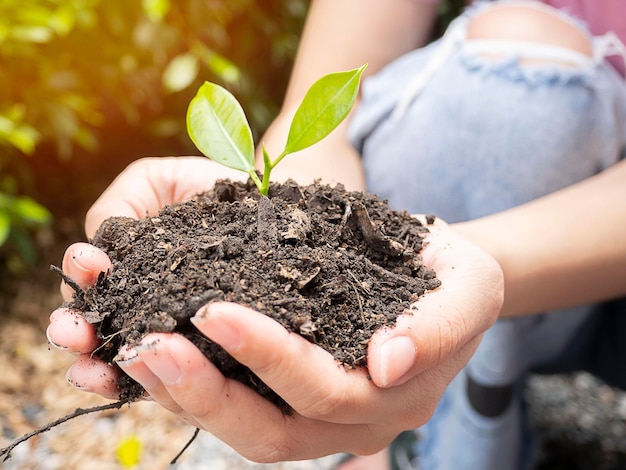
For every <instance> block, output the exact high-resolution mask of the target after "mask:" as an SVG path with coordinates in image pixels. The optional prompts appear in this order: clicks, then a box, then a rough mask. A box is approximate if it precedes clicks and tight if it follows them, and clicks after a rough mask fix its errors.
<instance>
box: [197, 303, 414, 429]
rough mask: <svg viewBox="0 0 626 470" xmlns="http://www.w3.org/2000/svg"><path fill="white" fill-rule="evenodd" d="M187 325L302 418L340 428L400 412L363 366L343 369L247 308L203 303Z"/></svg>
mask: <svg viewBox="0 0 626 470" xmlns="http://www.w3.org/2000/svg"><path fill="white" fill-rule="evenodd" d="M192 322H193V323H194V324H195V325H196V327H197V328H198V329H199V330H200V331H202V332H203V333H204V334H205V335H206V336H208V337H209V338H210V339H212V340H213V341H215V342H217V343H218V344H220V345H221V346H222V347H223V348H224V349H225V350H226V351H227V352H228V353H229V354H231V355H232V356H233V357H234V358H235V359H237V360H238V361H239V362H241V363H243V364H245V365H246V366H248V367H249V368H250V369H252V370H253V371H254V373H255V374H256V375H257V376H259V378H260V379H261V380H263V382H265V383H266V384H267V385H268V386H269V387H271V388H272V389H273V390H274V391H275V392H277V393H278V394H279V395H280V396H281V397H282V398H283V399H284V400H285V401H287V403H288V404H289V405H290V406H291V407H293V408H294V409H295V410H296V411H297V412H298V413H299V414H302V415H303V416H306V417H309V418H315V419H321V420H325V421H332V422H335V423H344V424H345V423H355V422H361V423H366V422H384V421H387V420H388V419H389V414H390V413H395V412H398V411H400V410H405V409H406V404H405V403H404V402H403V401H404V400H405V399H406V397H405V396H403V395H402V393H403V392H402V391H400V390H383V389H381V388H378V387H376V386H375V385H374V384H373V383H372V381H371V380H370V378H369V376H368V372H367V370H366V369H365V368H357V369H353V370H347V369H346V368H345V367H344V366H342V365H341V364H339V363H338V362H337V361H336V360H335V359H334V358H333V357H332V356H331V355H330V354H329V353H328V352H326V351H324V350H323V349H321V348H319V347H318V346H316V345H314V344H312V343H310V342H308V341H307V340H305V339H304V338H302V337H301V336H299V335H297V334H295V333H289V332H288V331H287V330H286V329H285V328H283V327H282V326H281V325H280V324H278V323H277V322H275V321H274V320H272V319H271V318H269V317H267V316H265V315H262V314H260V313H258V312H255V311H254V310H251V309H249V308H247V307H243V306H241V305H237V304H233V303H213V304H209V305H207V306H206V307H204V308H202V309H200V310H199V311H198V313H197V314H196V316H195V317H194V318H192ZM414 400H415V401H419V400H420V398H419V397H417V398H415V399H414ZM382 401H388V402H389V405H388V406H386V407H385V408H384V409H382V408H381V407H380V406H378V405H379V404H380V402H382Z"/></svg>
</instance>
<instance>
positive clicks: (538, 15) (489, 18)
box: [467, 2, 593, 66]
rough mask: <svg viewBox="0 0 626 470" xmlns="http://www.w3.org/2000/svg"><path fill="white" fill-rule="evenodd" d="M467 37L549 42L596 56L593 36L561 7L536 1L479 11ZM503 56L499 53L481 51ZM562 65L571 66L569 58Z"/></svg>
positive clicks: (541, 60) (524, 61) (539, 60)
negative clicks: (540, 4)
mask: <svg viewBox="0 0 626 470" xmlns="http://www.w3.org/2000/svg"><path fill="white" fill-rule="evenodd" d="M467 39H468V40H469V41H472V40H490V41H498V40H501V41H515V42H526V43H531V44H534V45H535V46H536V45H541V44H545V45H548V46H556V47H561V48H565V49H570V50H572V51H574V52H576V53H579V54H583V55H585V56H588V57H590V58H591V57H592V55H593V47H592V43H591V39H590V37H589V35H588V34H587V33H586V32H585V31H583V30H582V29H581V28H580V27H579V26H577V25H576V24H575V23H574V22H573V21H572V20H569V19H568V18H567V17H565V16H564V15H563V14H561V13H559V12H558V11H557V10H554V9H552V8H551V7H547V6H545V5H542V6H541V7H539V6H537V4H536V2H512V3H504V4H500V5H497V4H496V5H494V6H492V7H490V8H486V9H485V10H483V11H481V12H480V13H478V14H477V15H476V16H475V17H473V18H471V19H470V21H469V23H468V29H467ZM481 55H483V56H485V57H487V58H494V59H499V58H501V57H500V56H498V54H496V53H493V54H492V53H484V54H481ZM546 62H549V63H559V60H558V59H555V58H550V59H546V58H541V57H533V56H528V57H524V56H523V55H522V57H520V63H521V64H537V63H546ZM559 65H565V66H568V65H571V64H570V63H568V62H567V61H566V60H565V59H564V60H563V62H562V63H560V64H559Z"/></svg>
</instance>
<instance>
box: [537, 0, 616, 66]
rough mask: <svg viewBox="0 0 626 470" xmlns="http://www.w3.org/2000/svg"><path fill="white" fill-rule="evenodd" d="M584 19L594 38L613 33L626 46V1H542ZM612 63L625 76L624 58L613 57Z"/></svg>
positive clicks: (611, 58)
mask: <svg viewBox="0 0 626 470" xmlns="http://www.w3.org/2000/svg"><path fill="white" fill-rule="evenodd" d="M542 1H543V3H546V4H548V5H551V6H553V7H555V8H559V9H561V10H563V11H566V12H567V13H569V14H571V15H572V16H575V17H577V18H580V19H582V20H583V21H584V22H585V23H587V25H588V26H589V29H590V30H591V34H593V35H594V36H599V35H602V34H604V33H606V32H608V31H613V32H614V33H615V34H616V35H617V37H619V39H620V40H621V41H622V43H623V44H626V1H624V0H542ZM609 60H610V61H611V63H612V64H613V65H614V66H615V67H616V68H617V69H618V70H619V71H620V72H621V73H622V75H623V74H624V60H626V59H624V58H620V57H614V56H611V57H610V58H609Z"/></svg>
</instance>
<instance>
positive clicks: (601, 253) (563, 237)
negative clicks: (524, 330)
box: [455, 161, 626, 317]
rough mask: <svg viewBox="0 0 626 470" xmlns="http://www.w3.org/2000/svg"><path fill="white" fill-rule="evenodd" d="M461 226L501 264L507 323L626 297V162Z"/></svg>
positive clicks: (459, 226) (503, 311)
mask: <svg viewBox="0 0 626 470" xmlns="http://www.w3.org/2000/svg"><path fill="white" fill-rule="evenodd" d="M455 227H456V229H457V230H459V231H460V232H461V233H462V234H464V235H466V236H467V237H468V238H470V239H471V240H473V241H474V242H476V243H477V244H478V245H480V246H482V247H483V248H484V249H486V250H487V251H488V252H490V253H491V254H492V255H493V256H494V257H495V258H496V259H497V260H498V261H499V262H500V265H501V267H502V269H503V271H504V276H505V301H504V307H503V310H502V314H501V316H503V317H506V316H516V315H524V314H533V313H539V312H544V311H549V310H554V309H559V308H566V307H572V306H575V305H583V304H588V303H593V302H598V301H603V300H608V299H611V298H615V297H619V296H623V295H626V236H625V235H624V232H625V231H626V161H624V162H621V163H618V164H616V165H615V166H614V167H612V168H610V169H609V170H607V171H605V172H603V173H601V174H599V175H597V176H594V177H592V178H589V179H588V180H585V181H583V182H580V183H578V184H575V185H572V186H570V187H568V188H565V189H563V190H561V191H558V192H555V193H553V194H551V195H548V196H546V197H543V198H540V199H538V200H535V201H533V202H530V203H528V204H524V205H522V206H520V207H517V208H514V209H511V210H508V211H505V212H502V213H500V214H495V215H492V216H489V217H485V218H482V219H477V220H474V221H471V222H465V223H462V224H456V225H455Z"/></svg>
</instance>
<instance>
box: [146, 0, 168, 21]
mask: <svg viewBox="0 0 626 470" xmlns="http://www.w3.org/2000/svg"><path fill="white" fill-rule="evenodd" d="M141 5H142V7H143V11H144V12H145V13H146V15H147V16H148V18H150V19H151V20H152V21H155V22H158V21H163V18H165V15H167V14H168V13H169V11H170V8H171V5H170V2H169V0H142V2H141Z"/></svg>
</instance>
